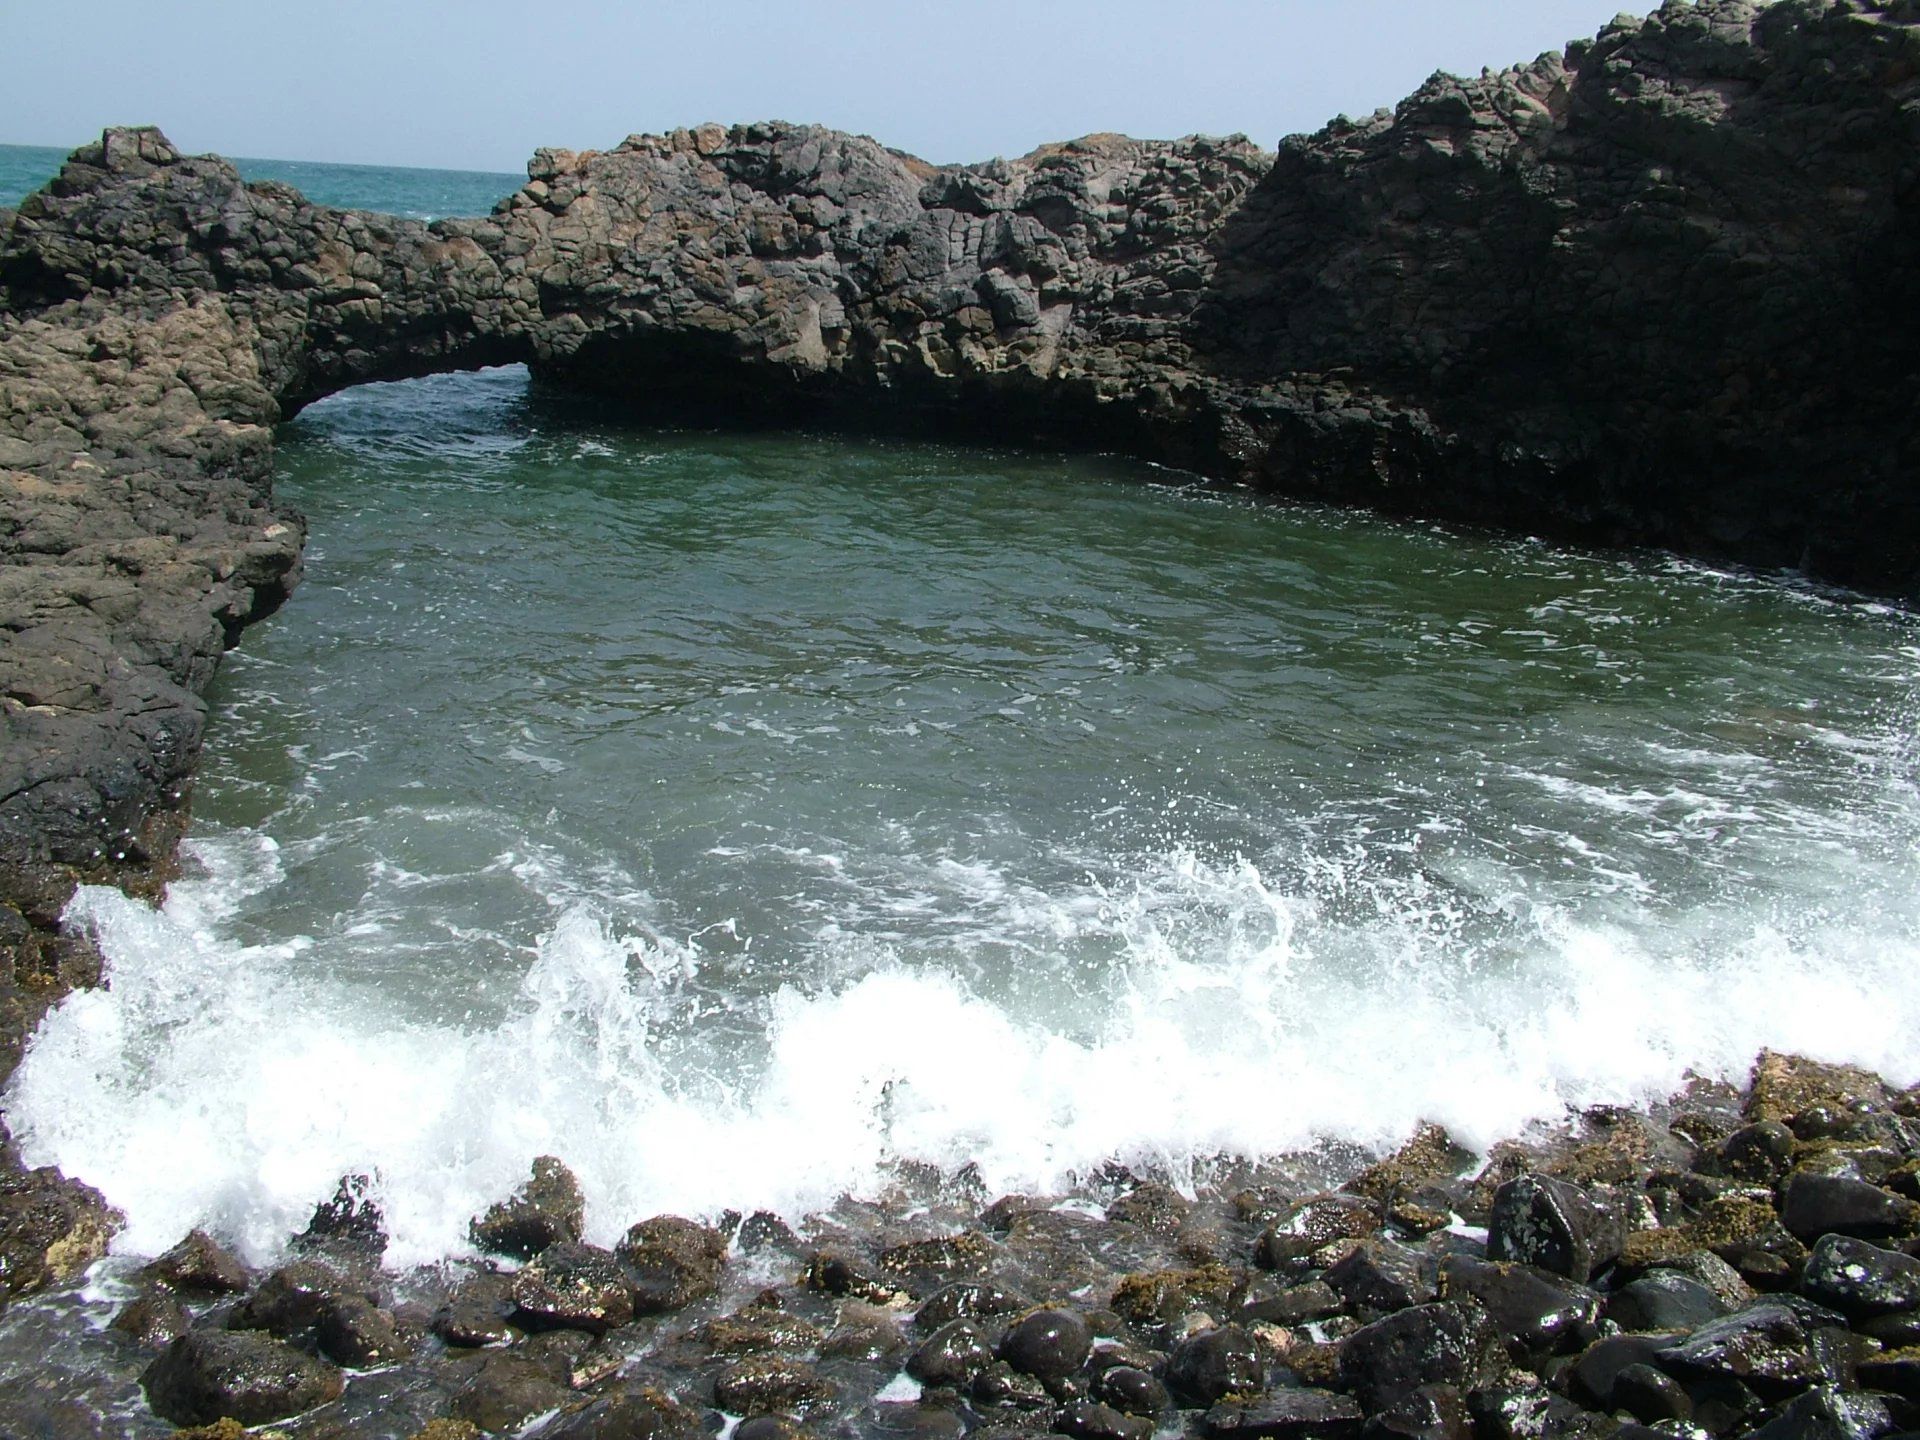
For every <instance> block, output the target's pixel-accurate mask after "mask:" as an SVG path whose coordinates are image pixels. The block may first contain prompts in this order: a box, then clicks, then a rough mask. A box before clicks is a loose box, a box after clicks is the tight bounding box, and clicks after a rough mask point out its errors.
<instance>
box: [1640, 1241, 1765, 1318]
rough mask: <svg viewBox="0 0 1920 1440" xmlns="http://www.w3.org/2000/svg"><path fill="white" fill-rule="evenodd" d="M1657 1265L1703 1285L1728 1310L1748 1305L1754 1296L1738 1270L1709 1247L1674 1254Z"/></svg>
mask: <svg viewBox="0 0 1920 1440" xmlns="http://www.w3.org/2000/svg"><path fill="white" fill-rule="evenodd" d="M1659 1268H1660V1269H1661V1270H1670V1271H1672V1272H1673V1273H1674V1274H1676V1275H1683V1276H1685V1277H1686V1278H1687V1279H1689V1280H1694V1281H1697V1282H1699V1283H1700V1284H1702V1285H1704V1286H1706V1287H1707V1289H1709V1290H1711V1291H1712V1292H1713V1297H1714V1299H1716V1300H1718V1301H1719V1302H1720V1303H1721V1304H1722V1305H1724V1306H1726V1307H1727V1309H1729V1310H1738V1309H1741V1308H1742V1307H1744V1306H1747V1305H1751V1304H1752V1303H1753V1302H1754V1300H1755V1299H1756V1298H1758V1296H1757V1292H1756V1291H1755V1290H1754V1288H1753V1287H1752V1286H1751V1285H1749V1284H1748V1283H1747V1282H1746V1281H1745V1280H1743V1279H1741V1277H1740V1272H1739V1271H1738V1270H1736V1269H1734V1268H1733V1266H1731V1265H1729V1264H1728V1263H1727V1262H1726V1261H1724V1260H1722V1259H1721V1258H1720V1257H1719V1256H1718V1255H1715V1254H1714V1253H1713V1252H1712V1251H1711V1250H1695V1251H1691V1252H1689V1253H1687V1254H1684V1255H1680V1256H1677V1257H1675V1258H1674V1259H1672V1260H1670V1261H1668V1262H1667V1263H1665V1264H1663V1265H1661V1266H1660V1267H1659Z"/></svg>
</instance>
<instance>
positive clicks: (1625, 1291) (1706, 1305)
mask: <svg viewBox="0 0 1920 1440" xmlns="http://www.w3.org/2000/svg"><path fill="white" fill-rule="evenodd" d="M1730 1308H1732V1307H1730V1306H1729V1305H1728V1304H1727V1303H1726V1302H1725V1301H1724V1300H1722V1299H1721V1298H1720V1297H1719V1296H1718V1295H1716V1294H1714V1293H1713V1291H1711V1290H1709V1289H1708V1288H1707V1287H1706V1286H1705V1285H1702V1284H1701V1283H1700V1282H1699V1281H1698V1280H1693V1279H1690V1278H1688V1277H1687V1276H1685V1275H1682V1274H1680V1273H1679V1272H1678V1271H1675V1270H1651V1271H1649V1272H1648V1273H1647V1274H1645V1275H1643V1276H1641V1277H1640V1278H1639V1279H1638V1280H1635V1281H1632V1282H1631V1283H1629V1284H1626V1285H1622V1286H1621V1287H1620V1288H1619V1289H1617V1290H1615V1291H1614V1292H1613V1293H1612V1294H1610V1295H1609V1296H1607V1302H1606V1315H1607V1319H1609V1320H1611V1321H1613V1323H1614V1324H1616V1325H1618V1326H1619V1327H1620V1328H1621V1329H1622V1330H1693V1329H1697V1328H1698V1327H1699V1326H1702V1325H1705V1324H1707V1323H1708V1322H1709V1321H1712V1320H1718V1319H1719V1318H1720V1317H1721V1316H1722V1315H1725V1314H1726V1313H1727V1311H1728V1310H1729V1309H1730Z"/></svg>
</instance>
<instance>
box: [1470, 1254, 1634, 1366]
mask: <svg viewBox="0 0 1920 1440" xmlns="http://www.w3.org/2000/svg"><path fill="white" fill-rule="evenodd" d="M1441 1276H1442V1282H1441V1283H1442V1287H1443V1290H1444V1292H1445V1294H1446V1296H1447V1298H1448V1299H1453V1298H1456V1297H1468V1298H1471V1299H1473V1300H1475V1301H1477V1302H1479V1304H1480V1306H1481V1308H1482V1309H1484V1310H1485V1311H1486V1312H1487V1314H1488V1316H1490V1317H1491V1318H1492V1320H1493V1323H1494V1325H1495V1326H1496V1327H1497V1328H1498V1329H1499V1331H1500V1334H1501V1336H1502V1337H1503V1338H1504V1339H1505V1340H1506V1342H1507V1344H1508V1347H1509V1348H1510V1349H1512V1350H1514V1351H1515V1352H1516V1354H1519V1355H1527V1354H1538V1355H1543V1354H1549V1353H1551V1352H1553V1351H1555V1350H1560V1349H1565V1348H1568V1347H1577V1346H1579V1345H1580V1344H1582V1343H1584V1342H1586V1341H1588V1340H1591V1339H1593V1338H1594V1336H1595V1334H1596V1333H1597V1331H1596V1327H1597V1325H1598V1322H1599V1319H1600V1296H1599V1295H1598V1294H1596V1293H1595V1292H1594V1291H1592V1290H1589V1289H1587V1288H1586V1287H1585V1286H1583V1285H1575V1284H1573V1283H1572V1282H1571V1281H1567V1280H1563V1279H1561V1278H1559V1277H1558V1276H1554V1275H1549V1274H1546V1273H1544V1272H1541V1271H1538V1270H1532V1269H1529V1268H1528V1267H1526V1266H1524V1265H1510V1264H1497V1263H1488V1262H1485V1261H1479V1260H1474V1259H1471V1258H1468V1257H1466V1256H1461V1255H1455V1256H1449V1257H1448V1259H1447V1261H1446V1263H1445V1265H1444V1266H1443V1267H1442V1269H1441Z"/></svg>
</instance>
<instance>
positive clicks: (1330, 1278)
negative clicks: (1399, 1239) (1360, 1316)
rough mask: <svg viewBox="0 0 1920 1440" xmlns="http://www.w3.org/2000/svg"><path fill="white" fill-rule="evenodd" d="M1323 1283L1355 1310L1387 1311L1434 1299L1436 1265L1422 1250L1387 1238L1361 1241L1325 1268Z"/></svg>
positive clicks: (1435, 1291)
mask: <svg viewBox="0 0 1920 1440" xmlns="http://www.w3.org/2000/svg"><path fill="white" fill-rule="evenodd" d="M1325 1283H1326V1285H1327V1287H1328V1288H1329V1289H1330V1290H1332V1291H1333V1292H1334V1293H1335V1294H1336V1295H1338V1296H1340V1298H1341V1299H1342V1300H1343V1301H1345V1302H1346V1304H1347V1306H1348V1308H1349V1309H1351V1310H1353V1311H1355V1312H1362V1311H1372V1312H1375V1313H1379V1312H1387V1313H1391V1312H1392V1311H1395V1310H1405V1309H1406V1308H1407V1307H1408V1306H1410V1305H1425V1304H1426V1303H1428V1302H1429V1301H1431V1300H1432V1299H1434V1298H1435V1296H1436V1295H1437V1294H1438V1293H1439V1267H1438V1265H1437V1264H1436V1263H1435V1260H1434V1257H1433V1256H1432V1255H1429V1254H1427V1253H1426V1252H1425V1251H1421V1250H1411V1249H1408V1248H1407V1247H1406V1246H1405V1245H1399V1244H1395V1243H1394V1242H1393V1241H1391V1240H1363V1241H1361V1242H1360V1244H1359V1245H1357V1246H1355V1247H1354V1249H1353V1250H1351V1251H1349V1252H1348V1253H1347V1255H1346V1257H1345V1258H1344V1259H1342V1260H1341V1261H1340V1262H1339V1263H1338V1264H1337V1265H1335V1266H1334V1267H1333V1268H1332V1269H1331V1270H1329V1271H1327V1273H1326V1277H1325Z"/></svg>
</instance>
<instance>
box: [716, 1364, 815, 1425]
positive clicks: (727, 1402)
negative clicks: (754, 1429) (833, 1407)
mask: <svg viewBox="0 0 1920 1440" xmlns="http://www.w3.org/2000/svg"><path fill="white" fill-rule="evenodd" d="M832 1395H833V1386H832V1385H831V1384H830V1383H829V1382H828V1381H827V1380H825V1379H823V1378H822V1377H821V1376H820V1375H819V1374H818V1372H816V1371H815V1370H814V1368H813V1367H812V1366H811V1365H809V1364H807V1363H806V1362H804V1361H801V1360H792V1359H788V1358H787V1357H785V1356H779V1355H757V1356H753V1357H750V1358H748V1359H745V1360H736V1361H734V1362H733V1363H732V1364H731V1365H729V1366H727V1367H726V1369H724V1370H722V1371H721V1372H720V1374H719V1376H718V1377H717V1378H716V1379H715V1380H714V1382H713V1399H714V1403H715V1404H716V1405H718V1406H719V1407H720V1408H721V1409H722V1410H725V1411H728V1412H729V1413H731V1414H735V1415H761V1414H766V1413H768V1412H770V1411H783V1410H791V1411H804V1410H806V1409H807V1408H808V1407H810V1406H813V1405H816V1404H819V1403H820V1402H822V1401H824V1400H828V1399H830V1398H832Z"/></svg>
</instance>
